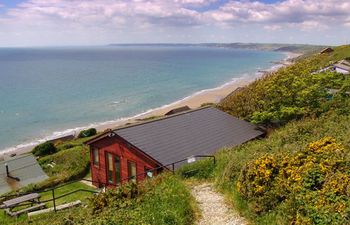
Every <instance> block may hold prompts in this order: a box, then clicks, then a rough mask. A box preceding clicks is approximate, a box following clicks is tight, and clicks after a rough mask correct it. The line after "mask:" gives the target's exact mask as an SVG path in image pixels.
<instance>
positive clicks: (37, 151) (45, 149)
mask: <svg viewBox="0 0 350 225" xmlns="http://www.w3.org/2000/svg"><path fill="white" fill-rule="evenodd" d="M55 152H57V149H56V147H55V145H54V144H53V143H51V142H45V143H42V144H39V145H37V146H35V148H34V149H33V150H32V153H33V154H34V155H35V156H45V155H50V154H53V153H55Z"/></svg>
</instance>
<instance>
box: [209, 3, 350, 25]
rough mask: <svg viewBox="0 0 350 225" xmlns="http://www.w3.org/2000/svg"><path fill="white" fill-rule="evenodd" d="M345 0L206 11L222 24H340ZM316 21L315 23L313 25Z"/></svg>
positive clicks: (346, 10) (239, 5)
mask: <svg viewBox="0 0 350 225" xmlns="http://www.w3.org/2000/svg"><path fill="white" fill-rule="evenodd" d="M349 12H350V2H349V1H348V0H337V1H335V0H322V1H319V0H286V1H282V2H277V3H274V4H267V3H262V2H257V1H231V2H229V3H227V4H226V5H224V6H222V7H221V8H219V9H218V10H215V11H213V12H210V15H211V16H212V18H213V19H214V20H217V21H218V22H221V23H222V22H226V23H229V24H230V23H237V22H245V23H268V24H269V25H271V24H281V23H288V24H303V23H306V24H311V23H329V22H340V23H344V22H345V21H344V19H345V18H346V17H347V16H348V15H349ZM315 21H316V22H315Z"/></svg>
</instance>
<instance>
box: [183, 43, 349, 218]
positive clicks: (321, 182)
mask: <svg viewBox="0 0 350 225" xmlns="http://www.w3.org/2000/svg"><path fill="white" fill-rule="evenodd" d="M349 56H350V47H349V46H341V47H337V48H336V51H335V52H334V53H332V54H329V55H315V56H312V57H309V58H306V59H303V60H301V61H299V62H298V63H296V64H295V65H293V66H290V67H289V68H284V69H281V70H279V71H278V72H276V73H272V74H269V75H268V76H266V77H264V78H262V79H260V80H257V81H256V82H254V83H252V84H251V85H248V86H247V87H246V88H244V89H242V90H241V91H239V92H237V93H236V94H234V95H231V96H230V98H227V99H226V100H225V101H224V102H222V103H221V104H220V105H219V107H220V108H222V109H223V110H226V111H227V112H229V113H231V114H232V115H235V116H238V117H241V118H243V119H247V120H251V121H253V122H255V123H258V124H265V125H268V126H271V127H276V125H278V126H280V128H278V129H274V130H273V131H271V132H270V134H269V136H268V137H267V138H266V139H264V140H256V141H253V142H249V143H247V144H244V145H242V146H239V147H236V148H229V149H223V150H221V151H219V152H218V153H217V154H216V156H217V162H218V163H217V164H216V166H213V165H212V163H211V162H210V161H202V162H199V163H197V164H194V165H190V166H187V167H185V168H183V169H182V170H181V171H179V173H180V174H181V175H182V176H186V174H187V173H186V171H189V170H191V171H192V172H191V173H192V175H193V176H194V177H197V178H200V179H211V180H214V181H215V182H216V184H217V186H218V187H219V188H220V189H221V190H222V191H223V192H224V193H225V194H226V195H227V197H228V199H229V200H230V202H232V204H233V205H234V206H235V207H236V208H237V209H238V210H239V211H240V212H241V214H243V215H244V216H245V217H246V218H248V219H250V220H251V221H252V223H255V224H347V223H348V222H349V220H350V192H349V190H350V172H349V171H350V139H349V135H350V107H349V106H350V105H349V104H350V100H349V98H350V97H349V96H348V95H347V94H346V93H345V92H346V91H349V77H348V76H344V75H340V74H335V73H329V72H325V73H313V72H315V71H317V70H318V69H320V68H323V67H324V66H327V65H329V64H331V63H332V62H334V61H337V60H340V59H343V58H345V57H349ZM329 88H332V89H333V88H334V89H339V90H340V92H339V93H337V94H335V95H332V94H330V93H329V92H328V89H329ZM198 168H199V169H204V168H205V169H206V170H205V173H204V172H203V170H202V172H198V173H196V172H193V169H198ZM199 171H200V170H199Z"/></svg>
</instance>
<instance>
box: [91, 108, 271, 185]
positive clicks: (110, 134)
mask: <svg viewBox="0 0 350 225" xmlns="http://www.w3.org/2000/svg"><path fill="white" fill-rule="evenodd" d="M263 135H264V131H262V130H259V129H258V128H257V127H256V126H255V125H253V124H251V123H249V122H246V121H243V120H240V119H237V118H235V117H232V116H231V115H229V114H227V113H225V112H222V111H220V110H218V109H215V108H210V107H206V108H201V109H196V110H190V111H186V112H182V113H178V114H175V115H171V116H166V117H163V118H161V119H157V120H151V121H147V122H144V123H138V124H133V125H130V126H126V127H121V128H117V129H115V130H109V131H107V132H105V133H103V134H101V135H99V136H97V137H95V138H93V139H91V140H89V141H87V142H86V144H87V145H89V146H90V157H91V160H90V161H91V176H92V180H93V184H94V185H96V186H110V187H113V186H116V185H118V184H120V183H124V182H127V181H129V180H134V181H140V180H143V179H145V177H146V173H147V171H149V170H151V171H152V174H149V175H152V176H153V175H155V172H159V171H155V170H154V169H155V168H159V167H165V166H167V167H168V166H169V165H172V166H170V168H169V169H173V167H177V166H180V164H179V163H177V164H176V165H175V164H174V163H175V162H179V161H183V160H186V158H189V157H192V156H200V155H202V156H203V155H212V154H214V153H215V151H216V150H218V149H220V148H223V147H228V146H235V145H240V144H242V143H244V142H247V141H249V140H252V139H255V138H258V137H261V136H263Z"/></svg>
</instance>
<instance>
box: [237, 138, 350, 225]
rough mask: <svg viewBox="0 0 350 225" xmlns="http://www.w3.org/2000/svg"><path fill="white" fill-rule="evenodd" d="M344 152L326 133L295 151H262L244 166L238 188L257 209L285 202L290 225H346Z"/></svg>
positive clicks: (348, 181) (348, 169)
mask: <svg viewBox="0 0 350 225" xmlns="http://www.w3.org/2000/svg"><path fill="white" fill-rule="evenodd" d="M348 154H349V152H348V151H346V149H345V148H344V147H342V146H341V145H339V144H338V143H336V141H335V139H334V138H331V137H325V138H322V139H320V140H318V141H316V142H312V143H310V144H309V145H308V146H307V148H306V149H304V150H301V151H298V152H295V153H293V154H281V155H274V156H272V155H265V156H263V157H260V158H258V159H256V160H254V161H252V162H249V163H248V164H247V165H246V166H245V167H243V169H242V171H241V173H240V176H239V178H238V182H237V189H238V191H239V192H240V194H241V195H242V196H243V197H244V198H246V199H247V200H248V201H249V202H250V204H249V205H250V207H251V209H252V210H254V211H255V212H256V213H265V212H268V211H269V210H271V209H274V208H275V207H279V206H283V207H281V208H284V209H285V210H287V211H288V214H292V217H291V220H292V221H291V222H292V223H293V224H347V223H348V222H349V221H350V160H349V157H348Z"/></svg>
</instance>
